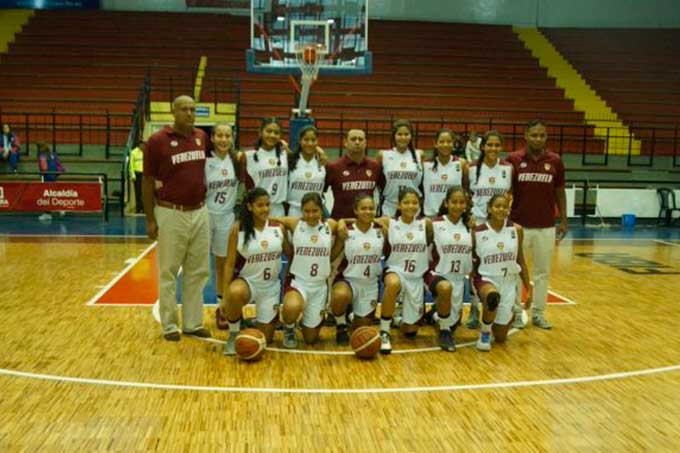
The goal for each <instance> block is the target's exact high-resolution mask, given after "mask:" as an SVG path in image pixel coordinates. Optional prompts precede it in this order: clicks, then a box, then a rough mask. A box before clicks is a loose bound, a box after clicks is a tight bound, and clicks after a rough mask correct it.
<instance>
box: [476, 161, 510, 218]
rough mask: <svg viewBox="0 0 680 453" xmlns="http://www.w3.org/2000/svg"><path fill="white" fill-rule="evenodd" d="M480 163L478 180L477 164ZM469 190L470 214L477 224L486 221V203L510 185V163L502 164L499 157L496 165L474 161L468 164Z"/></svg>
mask: <svg viewBox="0 0 680 453" xmlns="http://www.w3.org/2000/svg"><path fill="white" fill-rule="evenodd" d="M478 165H481V166H482V167H481V170H480V172H479V180H478V179H477V166H478ZM469 176H470V192H472V215H474V216H475V219H477V224H481V223H484V222H486V216H487V214H486V205H487V204H488V203H489V200H490V199H491V197H493V196H494V195H503V194H505V193H507V192H508V191H510V188H511V187H512V165H510V164H502V163H501V162H500V159H498V160H497V161H496V165H494V166H493V167H488V166H487V165H486V164H485V163H484V162H475V163H474V164H472V165H471V166H470V171H469Z"/></svg>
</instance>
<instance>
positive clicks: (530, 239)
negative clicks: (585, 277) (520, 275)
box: [522, 227, 555, 316]
mask: <svg viewBox="0 0 680 453" xmlns="http://www.w3.org/2000/svg"><path fill="white" fill-rule="evenodd" d="M554 248H555V228H554V227H551V228H524V243H523V247H522V250H523V251H524V259H525V260H528V261H531V263H532V265H531V273H530V275H531V277H532V279H533V281H534V300H533V304H532V306H531V310H532V315H533V316H543V313H544V312H545V309H546V302H547V300H548V277H549V275H550V263H551V261H552V254H553V249H554Z"/></svg>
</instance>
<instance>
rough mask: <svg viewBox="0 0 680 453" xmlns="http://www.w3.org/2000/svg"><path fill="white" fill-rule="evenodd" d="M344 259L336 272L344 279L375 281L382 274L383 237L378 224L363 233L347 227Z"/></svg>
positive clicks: (353, 226) (354, 227)
mask: <svg viewBox="0 0 680 453" xmlns="http://www.w3.org/2000/svg"><path fill="white" fill-rule="evenodd" d="M347 230H348V231H347V239H345V258H344V259H343V260H342V263H340V267H339V268H338V270H339V271H340V272H341V273H342V276H343V277H344V278H349V279H356V280H365V283H368V282H370V281H376V280H377V279H378V277H379V276H380V275H381V274H382V266H381V264H380V259H381V258H382V254H383V248H384V246H385V236H384V234H383V231H382V228H381V227H380V225H378V224H373V225H372V226H371V228H369V229H368V231H366V232H365V233H364V232H363V231H361V230H360V229H359V228H357V227H356V225H350V226H348V227H347Z"/></svg>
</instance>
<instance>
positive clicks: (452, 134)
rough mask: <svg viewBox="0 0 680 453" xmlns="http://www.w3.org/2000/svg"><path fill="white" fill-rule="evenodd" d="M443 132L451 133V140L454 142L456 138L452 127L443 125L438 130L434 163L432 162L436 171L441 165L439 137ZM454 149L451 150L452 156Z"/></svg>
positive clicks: (435, 139)
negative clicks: (438, 146) (438, 147)
mask: <svg viewBox="0 0 680 453" xmlns="http://www.w3.org/2000/svg"><path fill="white" fill-rule="evenodd" d="M442 134H449V135H450V136H451V141H452V142H453V139H454V135H455V134H454V133H453V131H452V130H451V129H449V128H446V127H443V128H441V129H439V130H438V131H437V135H435V136H434V156H433V159H434V163H433V164H432V171H433V172H436V171H437V167H438V166H439V149H437V141H438V140H439V137H440V136H441V135H442ZM453 151H454V150H453V149H452V150H451V157H453Z"/></svg>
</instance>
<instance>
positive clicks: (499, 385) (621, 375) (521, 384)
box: [0, 364, 680, 394]
mask: <svg viewBox="0 0 680 453" xmlns="http://www.w3.org/2000/svg"><path fill="white" fill-rule="evenodd" d="M674 371H680V364H677V365H668V366H664V367H657V368H647V369H643V370H635V371H622V372H615V373H608V374H600V375H591V376H578V377H571V378H557V379H543V380H540V379H539V380H533V381H505V382H490V383H487V384H461V385H439V386H422V387H394V388H371V387H368V388H359V389H352V388H337V389H334V388H284V387H280V388H277V387H218V386H202V385H188V384H187V385H185V384H161V383H153V382H136V381H115V380H110V379H94V378H80V377H73V376H59V375H54V374H40V373H30V372H26V371H16V370H8V369H4V368H0V375H2V376H12V377H22V378H28V379H34V380H43V381H53V382H68V383H75V384H87V385H101V386H108V387H126V388H142V389H155V390H180V391H196V392H216V393H290V394H370V393H373V394H383V393H424V392H456V391H473V390H495V389H508V388H527V387H544V386H552V385H570V384H582V383H590V382H600V381H610V380H619V379H627V378H633V377H638V376H649V375H653V374H661V373H670V372H674Z"/></svg>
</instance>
